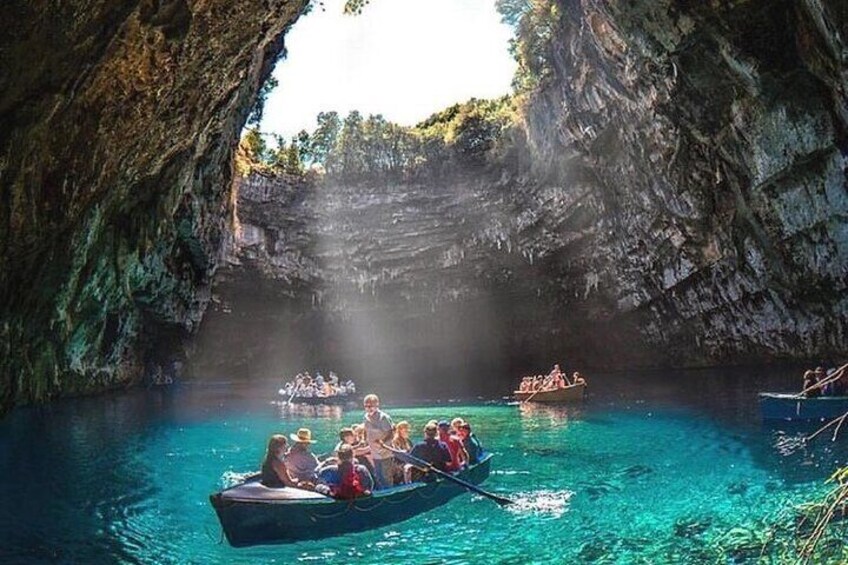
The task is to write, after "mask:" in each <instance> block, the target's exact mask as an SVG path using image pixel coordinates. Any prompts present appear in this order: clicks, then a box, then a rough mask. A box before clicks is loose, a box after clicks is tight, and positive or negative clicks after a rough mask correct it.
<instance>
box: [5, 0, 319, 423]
mask: <svg viewBox="0 0 848 565" xmlns="http://www.w3.org/2000/svg"><path fill="white" fill-rule="evenodd" d="M304 3H305V2H304V0H293V1H285V0H270V1H262V2H260V1H258V0H245V1H239V2H232V1H228V0H227V1H224V0H205V1H195V0H136V1H130V2H114V1H109V0H101V1H97V2H82V1H73V2H52V1H40V0H34V1H33V0H26V1H23V0H10V1H8V2H3V4H2V7H0V20H2V21H3V22H4V31H3V32H2V35H0V408H2V407H6V406H8V405H9V404H10V403H11V402H13V401H15V400H30V399H38V398H44V397H46V396H49V395H51V394H53V393H57V392H60V391H61V392H68V393H72V392H85V391H89V390H99V389H103V388H107V387H111V386H115V385H120V384H125V383H129V382H132V381H134V380H136V379H137V378H138V377H139V376H140V375H141V374H142V370H143V368H144V367H145V366H146V365H147V366H157V365H161V364H165V363H168V362H170V361H171V360H172V352H174V351H178V350H179V349H180V348H181V344H180V341H181V340H182V338H183V336H185V335H187V333H188V332H190V331H192V329H193V328H194V327H195V326H196V325H197V324H198V323H199V321H200V318H201V315H202V313H203V310H204V307H205V305H206V303H207V301H208V296H209V293H208V287H209V282H210V277H211V275H212V273H213V272H214V268H215V258H216V257H217V254H218V248H219V246H220V240H221V233H222V229H223V228H224V226H225V223H226V221H227V215H228V214H227V212H228V209H229V207H230V204H229V194H228V190H227V187H228V186H229V179H230V176H231V167H232V165H231V163H232V155H233V150H234V147H235V144H236V142H237V140H238V136H239V132H240V130H241V128H242V127H243V125H244V122H245V120H246V116H247V113H248V111H249V109H250V107H251V105H252V102H253V100H254V98H255V96H256V92H257V90H258V87H259V85H260V83H261V81H262V80H263V79H264V77H265V76H267V74H268V73H269V72H270V69H271V67H272V66H273V63H274V61H275V60H276V58H277V56H278V55H279V54H281V53H282V50H283V44H282V37H283V34H284V31H285V29H286V28H287V27H288V26H289V25H291V24H292V23H293V22H294V21H295V20H296V19H297V17H298V16H299V15H300V13H301V12H302V11H303V10H304Z"/></svg>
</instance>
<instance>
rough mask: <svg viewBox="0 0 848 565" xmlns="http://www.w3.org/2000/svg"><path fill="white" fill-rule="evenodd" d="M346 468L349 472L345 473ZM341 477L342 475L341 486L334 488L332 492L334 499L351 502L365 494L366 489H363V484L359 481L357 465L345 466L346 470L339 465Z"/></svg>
mask: <svg viewBox="0 0 848 565" xmlns="http://www.w3.org/2000/svg"><path fill="white" fill-rule="evenodd" d="M345 468H346V469H347V472H345ZM339 475H341V481H340V482H339V486H337V487H335V488H333V489H332V491H331V494H332V495H333V498H340V499H342V500H350V499H352V498H356V497H358V496H362V495H363V494H365V489H364V488H362V484H361V483H360V481H359V473H357V472H356V465H352V464H351V465H345V466H344V468H343V467H342V465H339Z"/></svg>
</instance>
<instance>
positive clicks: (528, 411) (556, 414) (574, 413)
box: [518, 402, 584, 425]
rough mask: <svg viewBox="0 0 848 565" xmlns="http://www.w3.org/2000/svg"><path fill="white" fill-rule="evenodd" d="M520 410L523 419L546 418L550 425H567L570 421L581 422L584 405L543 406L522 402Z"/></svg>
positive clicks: (537, 403) (519, 405) (519, 406)
mask: <svg viewBox="0 0 848 565" xmlns="http://www.w3.org/2000/svg"><path fill="white" fill-rule="evenodd" d="M518 410H519V413H520V414H521V417H522V418H528V419H533V420H535V419H540V418H544V419H546V420H548V421H549V423H550V424H558V425H560V424H566V423H568V422H569V421H570V420H579V419H580V418H581V417H582V416H583V411H584V409H583V405H582V404H564V405H555V404H541V403H539V402H521V403H519V404H518Z"/></svg>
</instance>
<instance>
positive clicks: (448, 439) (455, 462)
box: [438, 420, 468, 472]
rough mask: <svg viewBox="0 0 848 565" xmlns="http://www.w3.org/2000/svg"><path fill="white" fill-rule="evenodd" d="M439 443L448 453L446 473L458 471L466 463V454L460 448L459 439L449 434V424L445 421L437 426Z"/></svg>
mask: <svg viewBox="0 0 848 565" xmlns="http://www.w3.org/2000/svg"><path fill="white" fill-rule="evenodd" d="M438 430H439V441H441V442H442V443H444V444H445V445H447V446H448V452H449V453H450V457H451V460H450V463H448V465H447V470H448V471H451V472H453V471H459V470H460V469H462V467H463V466H464V465H465V464H466V463H467V462H468V453H466V451H465V448H464V447H462V442H461V441H460V440H459V438H457V437H455V436H453V435H451V434H450V424H449V423H448V422H447V420H442V421H441V422H439V424H438Z"/></svg>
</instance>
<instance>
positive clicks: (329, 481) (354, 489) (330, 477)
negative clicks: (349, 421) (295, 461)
mask: <svg viewBox="0 0 848 565" xmlns="http://www.w3.org/2000/svg"><path fill="white" fill-rule="evenodd" d="M373 489H374V480H373V478H372V477H371V473H370V472H369V471H368V469H367V468H366V467H365V466H364V465H360V464H359V463H355V462H354V459H353V448H352V447H351V446H350V445H347V444H344V445H342V446H341V448H340V449H339V451H338V464H335V465H328V466H326V467H324V468H323V469H321V472H320V473H319V474H318V485H317V486H316V487H315V490H316V491H318V492H320V493H322V494H328V495H329V496H332V497H333V498H338V499H341V500H352V499H354V498H358V497H360V496H368V495H369V494H371V491H372V490H373Z"/></svg>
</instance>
